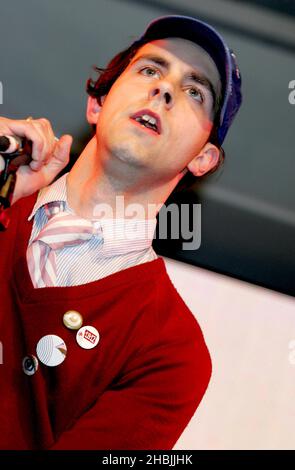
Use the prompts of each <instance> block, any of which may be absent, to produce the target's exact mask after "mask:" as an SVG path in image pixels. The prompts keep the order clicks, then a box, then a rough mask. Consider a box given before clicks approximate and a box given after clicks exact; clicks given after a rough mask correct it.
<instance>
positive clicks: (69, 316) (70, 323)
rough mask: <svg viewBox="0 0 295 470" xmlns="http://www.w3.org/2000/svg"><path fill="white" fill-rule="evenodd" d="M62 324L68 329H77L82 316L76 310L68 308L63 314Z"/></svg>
mask: <svg viewBox="0 0 295 470" xmlns="http://www.w3.org/2000/svg"><path fill="white" fill-rule="evenodd" d="M63 324H64V325H65V326H66V327H67V328H69V329H70V330H79V328H81V326H82V324H83V317H82V315H81V313H79V312H77V311H76V310H68V311H67V312H66V313H65V314H64V316H63Z"/></svg>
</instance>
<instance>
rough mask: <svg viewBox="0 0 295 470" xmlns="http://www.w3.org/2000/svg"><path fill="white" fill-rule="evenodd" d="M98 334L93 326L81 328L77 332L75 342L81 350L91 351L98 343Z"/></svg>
mask: <svg viewBox="0 0 295 470" xmlns="http://www.w3.org/2000/svg"><path fill="white" fill-rule="evenodd" d="M99 338H100V336H99V333H98V331H97V329H96V328H94V326H89V325H88V326H83V327H82V328H80V330H79V331H77V334H76V340H77V343H78V344H79V346H81V348H83V349H92V348H95V346H96V345H97V344H98V342H99Z"/></svg>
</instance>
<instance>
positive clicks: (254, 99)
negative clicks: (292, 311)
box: [0, 0, 295, 295]
mask: <svg viewBox="0 0 295 470" xmlns="http://www.w3.org/2000/svg"><path fill="white" fill-rule="evenodd" d="M164 14H187V15H195V16H197V17H198V18H200V19H203V20H205V21H208V22H209V23H211V24H212V25H213V26H215V27H216V28H217V29H218V30H219V31H220V32H221V34H223V35H224V37H225V39H226V40H227V42H228V43H229V45H230V46H231V47H232V48H233V49H234V51H235V53H236V55H237V58H238V63H239V65H240V69H241V74H242V79H243V94H244V104H243V107H242V108H241V111H240V113H239V115H238V116H237V118H236V120H235V122H234V124H233V125H232V127H231V129H230V131H229V134H228V136H227V139H226V142H225V145H224V149H225V152H226V162H225V165H224V167H223V169H222V170H221V171H219V172H218V173H217V174H214V175H212V176H210V177H208V178H206V179H204V180H203V181H199V182H198V184H196V185H195V186H194V188H193V190H190V191H187V192H185V193H183V194H179V195H178V196H177V197H173V198H172V201H174V202H177V203H181V202H186V203H188V202H189V203H190V204H192V203H201V207H202V242H201V246H200V248H199V249H198V250H195V251H183V250H182V249H181V240H170V241H169V240H168V241H167V240H158V241H155V243H154V245H155V249H156V251H157V252H158V253H159V254H163V255H165V256H168V257H171V258H176V259H179V260H182V261H184V262H188V263H191V264H195V265H199V266H203V267H206V268H208V269H211V270H214V271H217V272H221V273H225V274H228V275H230V276H233V277H237V278H240V279H243V280H246V281H250V282H252V283H254V284H258V285H262V286H265V287H268V288H271V289H274V290H278V291H280V292H283V293H286V294H289V295H294V293H295V288H294V287H295V286H294V264H295V263H294V260H295V250H294V239H295V237H294V235H295V215H294V206H295V197H294V194H295V190H294V175H295V172H294V170H295V158H294V157H295V155H294V154H295V152H294V118H295V105H291V104H290V103H289V101H288V95H289V93H290V91H291V90H289V89H288V84H289V82H290V81H291V80H294V79H295V22H294V14H295V5H294V2H293V1H280V2H279V1H266V0H264V1H263V0H260V1H259V0H257V1H253V0H251V1H241V0H240V1H229V0H207V1H206V2H203V1H198V0H194V1H192V0H182V1H180V0H177V1H176V0H169V1H160V0H159V1H153V0H146V1H145V0H143V1H140V2H138V1H134V0H124V1H122V0H84V1H83V2H81V1H79V0H72V1H69V0H51V1H50V2H47V1H45V0H41V1H40V0H26V1H25V2H22V1H21V0H10V1H2V2H1V15H0V44H1V46H0V47H1V54H0V59H1V67H0V81H1V82H2V85H3V103H2V104H1V105H0V114H1V115H4V116H7V117H11V118H24V117H26V116H28V115H32V116H34V117H35V118H37V117H41V116H44V117H47V118H48V119H49V120H50V121H51V122H52V125H53V128H54V130H55V133H56V135H57V136H59V135H61V134H63V133H71V134H72V135H73V136H74V145H73V154H72V163H73V162H74V161H75V159H76V158H77V156H78V155H79V152H80V151H81V149H82V148H83V146H84V145H85V143H86V142H87V140H88V139H89V137H90V132H89V128H88V125H87V123H86V120H85V103H86V94H85V83H86V80H87V78H88V77H89V76H90V75H91V74H92V71H91V67H92V65H94V64H96V65H99V66H105V65H106V63H107V62H108V60H109V59H110V58H111V57H112V56H113V55H114V54H115V53H117V52H118V51H119V50H121V49H123V48H125V47H126V46H127V45H128V44H129V43H130V42H131V41H132V40H133V39H135V38H136V37H137V36H138V35H139V34H141V33H142V31H143V30H144V28H145V27H146V25H147V23H148V22H149V21H150V20H151V19H153V18H154V17H156V16H160V15H164ZM168 202H169V201H168Z"/></svg>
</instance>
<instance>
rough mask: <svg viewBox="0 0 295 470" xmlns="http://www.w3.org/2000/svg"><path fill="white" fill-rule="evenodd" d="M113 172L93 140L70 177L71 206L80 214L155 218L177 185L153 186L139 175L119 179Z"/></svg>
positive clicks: (69, 197) (68, 186) (68, 182)
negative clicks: (106, 167)
mask: <svg viewBox="0 0 295 470" xmlns="http://www.w3.org/2000/svg"><path fill="white" fill-rule="evenodd" d="M106 166H107V165H106ZM138 171H140V170H138ZM142 171H143V169H142ZM110 173H111V172H107V171H106V170H105V169H104V168H103V166H102V160H101V158H100V156H98V155H97V149H96V139H95V138H93V139H91V141H90V142H89V143H88V144H87V146H86V147H85V149H84V150H83V152H82V153H81V155H80V157H79V158H78V160H77V162H76V163H75V165H74V166H73V168H72V169H71V171H70V173H69V175H68V176H67V199H68V204H69V206H70V207H71V208H72V209H73V210H74V211H75V213H76V214H77V215H79V216H80V217H84V218H101V217H105V218H136V219H153V218H154V217H156V215H157V213H158V212H159V210H160V208H161V206H162V205H163V203H164V202H165V200H166V199H167V197H168V196H169V194H170V192H171V191H172V190H173V187H174V186H175V184H174V186H173V187H172V188H171V184H170V187H168V186H169V185H166V186H164V185H159V187H155V186H152V187H151V185H148V184H147V182H145V181H144V180H143V179H142V177H141V176H140V175H136V174H133V175H131V174H130V172H129V175H124V176H122V175H120V176H121V177H120V178H116V177H114V175H112V174H110ZM140 178H141V181H140V184H139V179H140Z"/></svg>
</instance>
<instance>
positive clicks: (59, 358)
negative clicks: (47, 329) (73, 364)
mask: <svg viewBox="0 0 295 470" xmlns="http://www.w3.org/2000/svg"><path fill="white" fill-rule="evenodd" d="M36 352H37V356H38V359H39V361H41V362H42V363H43V364H45V365H46V366H49V367H55V366H58V365H59V364H61V363H62V362H63V361H64V360H65V358H66V355H67V347H66V344H65V342H64V341H63V339H61V338H60V337H59V336H57V335H46V336H43V338H41V339H40V340H39V341H38V344H37V348H36Z"/></svg>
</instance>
